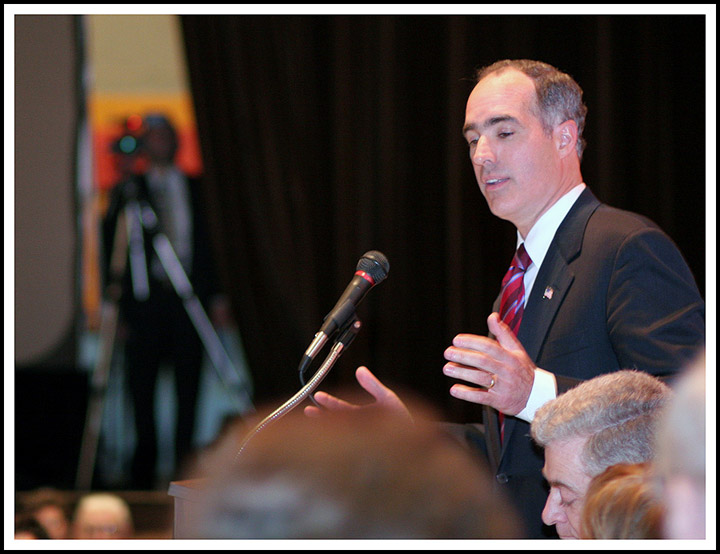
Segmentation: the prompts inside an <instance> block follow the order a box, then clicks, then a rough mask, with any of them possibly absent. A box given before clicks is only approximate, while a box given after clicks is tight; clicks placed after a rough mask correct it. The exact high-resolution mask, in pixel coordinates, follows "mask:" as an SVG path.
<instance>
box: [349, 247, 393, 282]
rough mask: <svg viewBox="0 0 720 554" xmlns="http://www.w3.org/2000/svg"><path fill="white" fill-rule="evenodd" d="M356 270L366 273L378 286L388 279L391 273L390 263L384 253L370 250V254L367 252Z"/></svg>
mask: <svg viewBox="0 0 720 554" xmlns="http://www.w3.org/2000/svg"><path fill="white" fill-rule="evenodd" d="M356 270H357V271H364V272H365V273H367V274H368V275H370V277H372V279H373V281H375V284H376V285H377V284H378V283H379V282H380V281H382V280H384V279H385V277H387V275H388V272H389V271H390V262H389V261H388V259H387V258H386V257H385V254H383V253H382V252H378V251H377V250H370V251H369V252H365V254H363V256H362V258H360V260H359V261H358V264H357V268H356Z"/></svg>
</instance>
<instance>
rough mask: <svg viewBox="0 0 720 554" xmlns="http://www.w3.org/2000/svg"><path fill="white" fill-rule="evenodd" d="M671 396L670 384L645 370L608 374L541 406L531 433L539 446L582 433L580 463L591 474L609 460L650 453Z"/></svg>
mask: <svg viewBox="0 0 720 554" xmlns="http://www.w3.org/2000/svg"><path fill="white" fill-rule="evenodd" d="M671 396H672V390H671V389H670V387H668V386H667V385H665V384H664V383H663V382H662V381H660V380H659V379H657V378H656V377H653V376H652V375H650V374H648V373H645V372H642V371H634V370H621V371H616V372H613V373H607V374H604V375H600V376H598V377H594V378H593V379H590V380H588V381H585V382H583V383H581V384H580V385H578V386H577V387H575V388H573V389H570V390H569V391H567V392H565V393H563V394H561V395H560V396H558V397H557V398H555V399H553V400H550V401H549V402H547V403H546V404H545V405H543V406H542V407H541V408H540V409H539V410H538V411H537V413H536V414H535V418H534V419H533V422H532V424H531V433H532V436H533V439H535V442H537V443H538V444H539V445H540V446H543V447H545V446H547V445H548V444H549V443H551V442H553V441H556V440H566V439H570V438H575V437H586V438H587V442H586V444H585V447H584V450H583V453H582V463H583V465H584V468H585V471H586V473H587V474H588V475H589V476H591V477H592V476H595V475H597V474H599V473H601V472H602V471H604V470H605V469H606V468H608V467H609V466H611V465H615V464H619V463H642V462H647V461H650V460H651V459H652V458H653V455H654V452H655V431H656V428H657V425H658V421H659V419H660V417H661V415H662V413H663V409H664V408H665V407H666V406H667V404H668V402H669V400H670V398H671Z"/></svg>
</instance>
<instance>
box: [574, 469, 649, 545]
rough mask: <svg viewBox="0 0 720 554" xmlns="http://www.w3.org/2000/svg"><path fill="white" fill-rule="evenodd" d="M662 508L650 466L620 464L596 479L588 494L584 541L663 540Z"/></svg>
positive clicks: (586, 498)
mask: <svg viewBox="0 0 720 554" xmlns="http://www.w3.org/2000/svg"><path fill="white" fill-rule="evenodd" d="M662 517H663V505H662V503H661V502H660V500H659V499H658V497H657V495H656V494H655V490H654V487H653V480H652V476H651V470H650V464H648V463H642V464H617V465H614V466H610V467H609V468H607V469H606V470H605V471H604V472H602V473H601V474H599V475H596V476H595V477H594V478H593V480H592V481H591V482H590V486H589V487H588V490H587V493H586V494H585V505H584V507H583V516H582V527H581V536H582V538H585V539H660V538H662V533H661V525H662Z"/></svg>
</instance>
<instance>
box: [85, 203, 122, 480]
mask: <svg viewBox="0 0 720 554" xmlns="http://www.w3.org/2000/svg"><path fill="white" fill-rule="evenodd" d="M127 249H128V239H127V229H126V227H125V222H124V215H123V214H122V213H121V214H120V215H119V216H118V220H117V223H116V225H115V239H114V246H113V252H112V258H111V261H110V279H111V284H110V286H109V287H108V297H109V302H107V303H104V304H103V308H102V318H101V321H100V352H99V354H98V359H97V362H96V364H95V367H94V369H93V374H92V378H91V380H90V397H89V399H88V408H87V413H86V416H85V428H84V430H83V438H82V443H81V445H80V457H79V461H78V469H77V474H76V477H75V486H76V488H77V489H78V490H89V489H90V487H91V485H92V478H93V473H94V470H95V458H96V456H97V447H98V442H99V439H100V427H101V424H102V416H103V408H104V405H105V395H106V393H107V383H108V379H109V376H110V369H111V365H112V359H113V352H114V349H115V348H114V347H115V342H116V339H117V323H118V312H119V310H118V303H119V301H120V296H121V294H122V285H121V281H122V274H123V272H124V270H125V265H126V259H127Z"/></svg>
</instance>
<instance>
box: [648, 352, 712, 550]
mask: <svg viewBox="0 0 720 554" xmlns="http://www.w3.org/2000/svg"><path fill="white" fill-rule="evenodd" d="M705 360H706V357H705V354H704V353H703V354H702V355H701V356H699V357H698V358H697V359H696V360H695V361H694V362H693V363H692V364H690V365H689V366H688V368H687V371H686V372H685V373H683V374H681V376H680V377H679V378H678V380H677V381H676V385H674V386H675V387H676V394H675V398H674V399H673V401H672V403H671V404H670V407H669V409H668V411H667V413H666V414H665V416H664V418H663V419H662V421H661V425H660V428H659V431H658V445H657V451H658V453H657V460H656V463H655V465H656V468H657V477H658V481H659V485H660V486H659V493H660V497H661V499H662V501H663V503H664V504H665V509H666V517H665V520H664V523H663V536H664V537H665V538H668V539H704V538H705V537H706V530H705V513H706V509H705V504H706V492H705V470H706V462H705V436H706V435H705V425H706V424H705V419H706V414H705V407H706V397H705V394H706V387H705Z"/></svg>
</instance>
